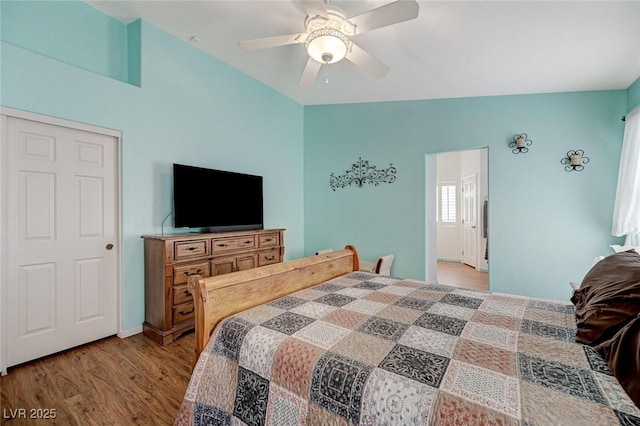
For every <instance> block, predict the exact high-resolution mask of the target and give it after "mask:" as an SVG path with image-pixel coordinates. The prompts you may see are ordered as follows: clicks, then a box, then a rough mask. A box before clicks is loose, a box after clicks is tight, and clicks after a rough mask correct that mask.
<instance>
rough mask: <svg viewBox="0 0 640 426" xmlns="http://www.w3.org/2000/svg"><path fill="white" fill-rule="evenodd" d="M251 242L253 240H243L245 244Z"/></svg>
mask: <svg viewBox="0 0 640 426" xmlns="http://www.w3.org/2000/svg"><path fill="white" fill-rule="evenodd" d="M252 242H253V241H251V240H247V241H245V242H244V243H245V244H251V243H252Z"/></svg>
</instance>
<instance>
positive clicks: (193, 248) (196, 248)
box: [185, 246, 198, 251]
mask: <svg viewBox="0 0 640 426" xmlns="http://www.w3.org/2000/svg"><path fill="white" fill-rule="evenodd" d="M185 250H188V251H194V250H198V247H193V246H191V247H187V248H186V249H185Z"/></svg>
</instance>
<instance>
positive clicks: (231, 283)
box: [188, 245, 360, 366]
mask: <svg viewBox="0 0 640 426" xmlns="http://www.w3.org/2000/svg"><path fill="white" fill-rule="evenodd" d="M359 269H360V261H359V257H358V251H357V250H356V248H355V247H354V246H351V245H348V246H346V247H345V249H344V250H340V251H335V252H331V253H327V254H322V255H316V256H309V257H305V258H302V259H296V260H292V261H289V262H284V263H277V264H273V265H268V266H263V267H260V268H255V269H249V270H246V271H240V272H234V273H231V274H225V275H218V276H213V277H208V278H202V277H201V276H199V275H193V276H191V277H190V278H189V284H188V285H189V290H190V291H191V294H192V295H193V299H194V309H195V354H194V355H195V358H194V364H193V365H194V366H195V362H196V361H197V360H198V357H199V356H200V352H202V350H203V349H204V347H205V345H206V344H207V342H208V340H209V337H210V336H211V333H213V330H214V329H215V327H216V325H218V323H219V322H220V321H221V320H223V319H224V318H226V317H228V316H230V315H233V314H236V313H238V312H241V311H244V310H246V309H249V308H252V307H254V306H258V305H261V304H263V303H268V302H270V301H272V300H275V299H278V298H280V297H283V296H286V295H287V294H290V293H293V292H295V291H298V290H302V289H304V288H307V287H311V286H314V285H317V284H320V283H323V282H325V281H328V280H330V279H333V278H336V277H339V276H341V275H344V274H347V273H349V272H353V271H357V270H359Z"/></svg>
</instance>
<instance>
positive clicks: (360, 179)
mask: <svg viewBox="0 0 640 426" xmlns="http://www.w3.org/2000/svg"><path fill="white" fill-rule="evenodd" d="M395 180H396V168H395V167H393V164H389V167H388V168H386V169H378V168H377V167H376V166H372V165H370V164H369V162H368V161H367V160H363V159H362V157H359V158H358V161H357V162H356V163H354V164H353V165H352V166H351V170H347V171H345V174H343V175H339V176H336V175H335V174H333V173H331V176H330V177H329V186H331V189H333V190H334V191H335V190H336V188H346V187H347V186H358V187H360V188H362V187H363V186H364V185H374V186H378V185H379V184H381V183H393V182H394V181H395Z"/></svg>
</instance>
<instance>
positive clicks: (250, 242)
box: [211, 235, 256, 253]
mask: <svg viewBox="0 0 640 426" xmlns="http://www.w3.org/2000/svg"><path fill="white" fill-rule="evenodd" d="M211 241H212V242H211V246H212V247H213V252H214V253H223V252H226V251H232V250H244V249H252V248H255V247H256V239H255V237H254V236H253V235H249V236H246V237H234V238H215V239H213V240H211Z"/></svg>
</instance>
